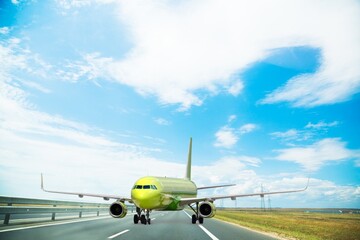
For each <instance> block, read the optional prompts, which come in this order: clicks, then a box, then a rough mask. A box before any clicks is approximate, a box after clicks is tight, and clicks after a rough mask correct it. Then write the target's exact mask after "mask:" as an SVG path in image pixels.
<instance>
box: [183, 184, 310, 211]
mask: <svg viewBox="0 0 360 240" xmlns="http://www.w3.org/2000/svg"><path fill="white" fill-rule="evenodd" d="M308 186H309V180H308V183H307V185H306V187H305V188H303V189H296V190H286V191H277V192H261V193H246V194H234V195H222V196H221V195H220V196H214V197H195V198H182V199H181V200H180V205H188V204H192V203H196V202H203V201H209V202H213V201H215V200H218V199H225V198H231V199H236V198H238V197H250V196H261V197H263V196H265V195H272V194H282V193H295V192H302V191H305V190H306V189H307V188H308Z"/></svg>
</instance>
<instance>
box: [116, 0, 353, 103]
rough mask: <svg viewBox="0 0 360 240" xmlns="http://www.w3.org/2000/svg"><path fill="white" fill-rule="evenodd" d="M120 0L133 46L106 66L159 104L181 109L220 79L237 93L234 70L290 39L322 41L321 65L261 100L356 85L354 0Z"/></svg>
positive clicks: (338, 92)
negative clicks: (170, 0)
mask: <svg viewBox="0 0 360 240" xmlns="http://www.w3.org/2000/svg"><path fill="white" fill-rule="evenodd" d="M119 6H120V12H119V19H120V20H121V21H122V22H123V23H124V24H125V25H126V26H128V30H129V34H130V36H131V40H132V43H133V46H134V47H133V49H132V50H131V51H130V52H129V53H128V54H127V56H126V58H125V59H123V60H121V61H117V62H114V64H113V65H111V67H110V68H111V75H112V77H113V78H114V79H116V80H117V81H119V82H121V83H123V84H126V85H129V86H132V87H134V88H136V89H137V90H138V91H139V92H141V93H143V94H154V95H156V96H157V97H158V98H159V100H160V102H161V103H171V104H180V105H181V106H182V107H181V108H182V110H186V109H188V108H189V107H191V106H193V105H201V104H202V102H203V99H202V98H201V97H199V96H198V95H197V94H196V91H197V90H199V89H205V90H209V89H211V90H210V91H211V93H213V92H214V89H219V88H220V89H221V88H222V87H224V86H231V87H230V88H229V93H230V94H233V95H238V94H239V92H240V91H241V89H242V87H243V86H242V83H241V82H240V81H238V80H236V79H235V78H234V75H235V74H238V73H241V72H242V71H244V69H245V68H246V67H247V66H249V65H250V64H251V63H254V62H256V61H261V60H262V59H264V58H266V57H267V55H268V54H269V52H270V51H269V50H271V49H274V48H283V47H293V46H311V47H315V48H320V49H321V53H322V57H321V59H320V61H321V66H320V67H319V69H318V70H317V72H316V73H314V74H307V75H301V76H296V77H294V78H293V79H291V80H289V81H288V82H287V83H286V84H285V86H283V87H281V88H279V89H277V90H276V91H274V92H273V93H270V94H269V95H268V96H267V97H266V98H265V99H264V100H263V103H276V102H280V101H287V102H291V103H293V104H294V105H295V106H316V105H321V104H331V103H335V102H339V101H344V100H346V99H348V98H350V97H351V96H352V95H353V94H355V93H356V92H358V91H359V86H360V70H359V68H358V65H359V63H360V54H359V52H360V41H359V39H360V30H358V25H359V22H360V21H359V17H358V16H360V14H359V12H360V11H359V10H360V8H359V3H358V2H357V1H352V0H349V1H341V2H338V1H330V2H329V1H326V2H325V1H291V2H289V1H285V0H277V1H271V2H269V1H262V0H258V1H246V2H245V1H240V2H239V1H227V2H226V3H224V2H223V1H218V0H212V1H205V2H204V1H184V2H182V3H180V4H172V3H171V2H166V1H160V2H159V1H147V2H146V3H144V2H142V1H122V2H119ZM309 6H311V7H309ZM259 16H261V17H259ZM205 19H206V20H205ZM344 73H346V74H344Z"/></svg>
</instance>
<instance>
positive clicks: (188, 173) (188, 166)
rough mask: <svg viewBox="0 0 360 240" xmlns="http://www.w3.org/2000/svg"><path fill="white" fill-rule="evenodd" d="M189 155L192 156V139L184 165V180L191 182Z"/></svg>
mask: <svg viewBox="0 0 360 240" xmlns="http://www.w3.org/2000/svg"><path fill="white" fill-rule="evenodd" d="M191 155H192V138H190V144H189V153H188V161H187V165H186V178H187V179H189V180H191Z"/></svg>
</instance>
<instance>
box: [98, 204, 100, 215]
mask: <svg viewBox="0 0 360 240" xmlns="http://www.w3.org/2000/svg"><path fill="white" fill-rule="evenodd" d="M99 215H100V204H99V205H98V210H97V216H99Z"/></svg>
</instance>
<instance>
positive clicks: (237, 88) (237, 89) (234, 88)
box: [228, 81, 244, 97]
mask: <svg viewBox="0 0 360 240" xmlns="http://www.w3.org/2000/svg"><path fill="white" fill-rule="evenodd" d="M243 89H244V84H243V83H242V82H241V81H237V82H234V83H233V84H232V85H231V86H230V87H229V89H228V91H229V93H230V94H231V95H233V96H235V97H236V96H238V95H239V94H240V93H241V91H242V90H243Z"/></svg>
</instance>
